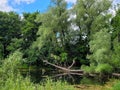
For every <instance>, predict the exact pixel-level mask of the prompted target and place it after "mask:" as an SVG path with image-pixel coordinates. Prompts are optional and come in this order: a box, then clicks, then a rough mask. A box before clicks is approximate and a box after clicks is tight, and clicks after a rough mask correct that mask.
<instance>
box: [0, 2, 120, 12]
mask: <svg viewBox="0 0 120 90" xmlns="http://www.w3.org/2000/svg"><path fill="white" fill-rule="evenodd" d="M65 1H66V2H67V3H69V5H70V4H74V3H75V2H76V0H65ZM50 3H51V2H50V0H0V11H5V12H9V11H15V12H17V13H20V14H21V13H23V12H35V11H40V12H45V11H46V10H47V8H48V6H49V5H50ZM117 3H120V0H114V4H117Z"/></svg>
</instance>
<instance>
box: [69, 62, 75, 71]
mask: <svg viewBox="0 0 120 90" xmlns="http://www.w3.org/2000/svg"><path fill="white" fill-rule="evenodd" d="M74 64H75V60H73V62H72V64H71V65H70V66H69V67H68V69H70V68H72V66H73V65H74Z"/></svg>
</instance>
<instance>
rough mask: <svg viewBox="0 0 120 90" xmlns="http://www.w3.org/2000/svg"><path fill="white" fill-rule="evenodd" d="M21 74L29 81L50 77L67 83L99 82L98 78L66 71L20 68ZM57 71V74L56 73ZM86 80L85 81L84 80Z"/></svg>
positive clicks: (43, 79) (38, 80) (36, 81)
mask: <svg viewBox="0 0 120 90" xmlns="http://www.w3.org/2000/svg"><path fill="white" fill-rule="evenodd" d="M21 73H22V75H23V76H24V77H26V76H30V78H31V81H32V82H34V83H40V82H42V81H45V80H46V79H48V78H51V79H52V80H53V81H57V80H62V81H65V82H68V83H69V84H80V83H82V84H85V83H86V84H101V83H99V82H98V80H95V79H94V78H85V77H81V76H78V75H70V74H66V73H60V72H58V71H57V70H56V71H55V70H48V71H45V70H42V69H41V70H30V71H29V70H24V71H23V70H22V71H21ZM58 73H59V74H58ZM84 81H86V82H84Z"/></svg>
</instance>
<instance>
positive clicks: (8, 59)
mask: <svg viewBox="0 0 120 90" xmlns="http://www.w3.org/2000/svg"><path fill="white" fill-rule="evenodd" d="M114 7H115V8H113V4H112V1H111V0H77V3H76V4H75V5H73V7H72V8H70V9H68V6H67V3H66V2H65V0H51V4H50V6H49V8H48V10H47V11H46V12H44V13H40V12H39V11H36V12H34V13H26V12H24V13H23V17H21V16H20V15H19V14H17V13H16V12H2V11H0V79H1V81H0V85H1V86H0V90H55V88H54V89H52V88H51V89H47V88H48V87H49V86H48V87H47V86H46V89H40V88H43V87H42V86H40V87H39V86H38V88H39V89H34V85H33V84H32V83H30V81H29V80H28V79H25V80H23V77H22V76H21V75H20V73H19V70H18V68H20V67H21V68H22V67H24V66H28V67H29V66H36V68H43V69H46V68H49V69H50V68H51V69H52V68H56V67H53V66H54V65H56V66H58V67H59V66H60V67H63V68H65V69H66V68H67V67H70V65H71V64H72V63H73V62H74V65H72V66H71V67H73V68H77V69H79V70H82V71H83V72H82V73H83V75H86V74H89V75H91V74H92V75H97V77H98V78H99V79H101V80H102V79H104V78H106V77H112V76H113V75H115V76H117V77H119V76H120V74H119V73H120V7H119V5H117V6H114ZM111 10H114V11H115V13H111ZM45 62H47V65H46V63H45ZM49 63H50V64H52V65H53V66H51V65H48V64H49ZM18 64H19V65H18ZM46 66H47V67H46ZM18 77H19V78H18ZM14 78H15V80H14ZM16 78H18V79H17V80H20V81H21V82H20V81H16ZM12 80H13V81H12ZM14 82H16V83H19V82H20V85H22V86H23V87H25V88H19V89H18V87H19V85H18V86H17V84H16V88H13V87H12V86H14V85H15V84H14V85H12V84H10V83H14ZM22 82H25V84H23V83H22ZM50 82H51V81H50ZM8 83H9V84H8ZM48 83H49V82H48ZM57 84H61V82H57ZM57 84H56V83H55V85H57ZM5 85H6V86H5ZM9 85H10V86H11V89H9V87H7V86H9ZM27 85H29V86H31V87H27ZM61 85H62V84H61ZM119 85H120V83H119ZM119 85H118V86H119ZM4 86H5V88H3V87H4ZM22 86H21V87H22ZM43 86H44V85H43ZM53 86H54V85H53ZM54 87H56V86H54ZM68 87H69V86H68ZM36 88H37V87H36ZM64 88H67V85H66V87H64ZM72 88H73V87H71V88H69V89H62V88H61V89H60V88H58V89H57V90H74V89H72ZM114 90H120V87H119V89H114Z"/></svg>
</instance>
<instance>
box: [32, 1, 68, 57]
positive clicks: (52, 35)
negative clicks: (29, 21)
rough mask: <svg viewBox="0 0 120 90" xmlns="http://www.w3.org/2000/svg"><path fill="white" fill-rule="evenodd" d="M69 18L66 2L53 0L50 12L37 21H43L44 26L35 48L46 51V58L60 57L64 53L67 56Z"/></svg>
mask: <svg viewBox="0 0 120 90" xmlns="http://www.w3.org/2000/svg"><path fill="white" fill-rule="evenodd" d="M68 18H69V14H68V11H67V4H66V2H65V1H64V0H52V5H51V7H50V8H49V9H48V12H47V13H45V14H43V15H39V16H38V18H37V21H38V22H39V21H41V22H42V26H41V27H40V28H39V31H38V33H37V34H38V35H39V37H38V38H37V41H36V42H34V44H33V46H35V47H36V46H37V47H38V48H39V49H40V50H41V51H44V57H51V54H53V55H60V54H62V52H63V54H64V55H65V56H66V55H67V54H66V53H67V52H66V51H65V45H66V43H67V42H69V38H68V33H69V29H68V27H69V21H68ZM63 54H62V55H63ZM62 55H61V56H62Z"/></svg>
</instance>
